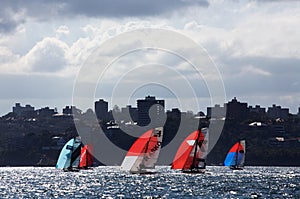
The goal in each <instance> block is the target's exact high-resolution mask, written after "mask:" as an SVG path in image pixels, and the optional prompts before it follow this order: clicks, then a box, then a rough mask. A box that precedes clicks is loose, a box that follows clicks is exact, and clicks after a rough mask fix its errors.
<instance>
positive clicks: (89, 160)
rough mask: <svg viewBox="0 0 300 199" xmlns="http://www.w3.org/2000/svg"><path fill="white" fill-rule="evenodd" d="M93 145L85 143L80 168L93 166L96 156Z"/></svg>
mask: <svg viewBox="0 0 300 199" xmlns="http://www.w3.org/2000/svg"><path fill="white" fill-rule="evenodd" d="M92 154H93V146H92V145H84V147H82V149H81V153H80V163H79V168H87V167H91V166H93V162H94V157H93V155H92Z"/></svg>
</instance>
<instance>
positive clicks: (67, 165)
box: [56, 137, 82, 171]
mask: <svg viewBox="0 0 300 199" xmlns="http://www.w3.org/2000/svg"><path fill="white" fill-rule="evenodd" d="M81 147H82V143H81V139H80V137H75V138H72V139H70V140H69V141H68V142H67V143H66V144H65V145H64V147H63V148H62V150H61V152H60V155H59V157H58V160H57V163H56V168H57V169H63V170H64V171H78V165H79V162H80V157H79V156H80V152H81Z"/></svg>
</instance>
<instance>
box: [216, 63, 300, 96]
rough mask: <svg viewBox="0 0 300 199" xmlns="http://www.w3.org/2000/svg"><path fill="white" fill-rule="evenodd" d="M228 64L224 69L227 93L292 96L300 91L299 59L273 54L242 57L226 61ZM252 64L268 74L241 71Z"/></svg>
mask: <svg viewBox="0 0 300 199" xmlns="http://www.w3.org/2000/svg"><path fill="white" fill-rule="evenodd" d="M223 63H225V64H226V65H227V67H226V68H223V69H222V70H221V74H222V75H223V77H224V80H225V81H224V82H225V87H226V91H227V94H229V95H234V94H237V93H239V94H244V95H250V96H251V95H261V96H263V95H271V93H277V94H278V95H279V96H280V95H283V94H285V95H287V94H290V95H293V94H295V93H299V85H300V79H299V74H300V67H299V65H300V59H298V58H273V57H240V58H227V59H224V60H223ZM247 66H253V67H254V68H257V69H260V70H263V71H266V72H267V73H268V74H269V75H261V74H255V73H251V72H246V73H241V71H242V70H243V68H245V67H247Z"/></svg>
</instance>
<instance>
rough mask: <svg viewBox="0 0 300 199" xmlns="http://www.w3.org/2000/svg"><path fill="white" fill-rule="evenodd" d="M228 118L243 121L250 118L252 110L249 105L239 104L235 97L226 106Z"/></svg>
mask: <svg viewBox="0 0 300 199" xmlns="http://www.w3.org/2000/svg"><path fill="white" fill-rule="evenodd" d="M225 106H226V118H228V119H235V120H239V121H243V120H245V119H247V118H248V117H249V112H250V109H249V108H248V104H247V103H242V102H239V101H238V100H237V99H236V97H234V98H233V99H232V100H231V101H230V102H228V103H226V104H225Z"/></svg>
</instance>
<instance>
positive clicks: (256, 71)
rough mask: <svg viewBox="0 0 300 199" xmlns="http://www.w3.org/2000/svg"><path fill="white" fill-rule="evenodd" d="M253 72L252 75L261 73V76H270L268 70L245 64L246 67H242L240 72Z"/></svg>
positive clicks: (244, 73)
mask: <svg viewBox="0 0 300 199" xmlns="http://www.w3.org/2000/svg"><path fill="white" fill-rule="evenodd" d="M249 73H250V74H253V75H262V76H270V75H271V73H270V72H268V71H265V70H263V69H260V68H256V67H254V66H246V67H242V74H243V75H249Z"/></svg>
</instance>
